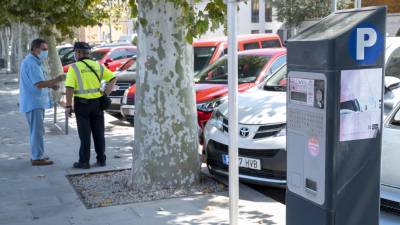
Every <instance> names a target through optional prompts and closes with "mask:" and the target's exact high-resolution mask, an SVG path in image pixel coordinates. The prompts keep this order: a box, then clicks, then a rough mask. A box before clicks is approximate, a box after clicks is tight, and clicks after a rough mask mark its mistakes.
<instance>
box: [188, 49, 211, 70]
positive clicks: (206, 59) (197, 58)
mask: <svg viewBox="0 0 400 225" xmlns="http://www.w3.org/2000/svg"><path fill="white" fill-rule="evenodd" d="M214 51H215V47H194V48H193V52H194V71H195V72H198V71H200V70H202V69H204V67H206V66H207V65H208V64H209V63H210V60H211V57H212V56H213V55H214Z"/></svg>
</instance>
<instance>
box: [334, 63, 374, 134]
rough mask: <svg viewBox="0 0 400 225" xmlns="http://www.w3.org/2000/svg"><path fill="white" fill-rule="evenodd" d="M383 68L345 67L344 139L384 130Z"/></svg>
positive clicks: (341, 132)
mask: <svg viewBox="0 0 400 225" xmlns="http://www.w3.org/2000/svg"><path fill="white" fill-rule="evenodd" d="M381 107H382V68H376V69H362V70H343V71H342V72H341V91H340V141H351V140H361V139H368V138H375V137H376V135H377V133H378V132H379V130H381Z"/></svg>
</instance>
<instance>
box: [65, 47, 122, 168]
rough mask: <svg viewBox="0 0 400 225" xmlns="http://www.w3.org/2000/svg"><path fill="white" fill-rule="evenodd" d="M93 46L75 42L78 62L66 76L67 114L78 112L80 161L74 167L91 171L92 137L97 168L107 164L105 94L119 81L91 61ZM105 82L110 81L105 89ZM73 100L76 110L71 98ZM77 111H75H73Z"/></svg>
mask: <svg viewBox="0 0 400 225" xmlns="http://www.w3.org/2000/svg"><path fill="white" fill-rule="evenodd" d="M89 53H90V46H89V44H87V43H85V42H76V43H75V45H74V54H75V59H76V63H74V64H72V65H71V66H70V67H69V69H68V73H67V77H66V81H65V86H66V95H67V97H66V98H67V99H66V113H67V114H68V115H69V116H70V115H71V114H72V111H74V112H75V116H76V123H77V125H78V134H79V139H80V141H81V146H80V149H79V161H78V162H76V163H74V165H73V167H74V168H80V169H89V168H90V164H89V161H90V135H91V134H92V135H93V140H94V146H95V150H96V154H97V163H96V164H97V166H105V165H106V155H105V138H104V112H103V107H102V104H101V103H102V101H101V99H103V97H102V96H103V95H109V94H110V92H111V91H112V89H113V87H114V85H115V83H116V81H117V80H116V79H115V76H114V75H113V73H112V72H111V71H110V70H108V69H107V68H106V67H105V66H103V65H101V64H100V63H98V62H97V61H93V60H91V59H90V58H89ZM102 80H104V81H106V82H107V85H106V88H105V90H102V88H101V87H102V84H101V83H102V82H101V81H102ZM73 97H74V107H72V98H73ZM72 108H74V110H72Z"/></svg>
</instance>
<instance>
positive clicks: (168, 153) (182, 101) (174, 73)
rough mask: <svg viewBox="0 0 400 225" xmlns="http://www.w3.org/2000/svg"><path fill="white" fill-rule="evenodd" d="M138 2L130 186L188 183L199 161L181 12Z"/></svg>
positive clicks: (190, 69)
mask: <svg viewBox="0 0 400 225" xmlns="http://www.w3.org/2000/svg"><path fill="white" fill-rule="evenodd" d="M138 7H139V12H140V13H139V18H141V20H142V23H141V24H140V25H139V28H138V29H139V31H138V33H139V43H138V44H139V45H138V49H139V54H138V75H139V76H138V79H137V80H136V85H137V87H136V88H137V89H136V96H135V105H136V116H135V146H134V151H133V166H132V180H131V184H132V188H133V189H136V190H139V191H148V190H157V189H160V188H174V187H185V186H190V185H192V184H194V183H196V182H198V180H199V175H200V160H199V154H198V126H197V113H196V112H197V111H196V106H195V93H194V82H193V54H192V47H191V46H190V45H189V44H188V43H186V41H185V34H186V32H185V30H184V27H183V26H182V25H180V24H179V23H178V18H179V16H181V15H182V11H181V9H177V8H175V7H174V5H173V4H172V3H166V1H165V0H161V1H159V2H158V3H157V4H155V3H153V1H148V0H139V1H138ZM143 19H144V20H146V21H147V23H146V22H144V20H143Z"/></svg>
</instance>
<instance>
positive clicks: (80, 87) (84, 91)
mask: <svg viewBox="0 0 400 225" xmlns="http://www.w3.org/2000/svg"><path fill="white" fill-rule="evenodd" d="M71 67H72V69H73V70H74V71H75V74H76V77H77V79H78V86H79V89H78V90H74V94H92V93H97V92H100V88H93V89H87V90H84V89H83V83H82V77H81V72H80V71H79V69H78V67H77V66H76V64H75V63H74V64H72V65H71ZM102 70H104V69H102V67H100V71H102ZM101 76H103V73H102V72H101Z"/></svg>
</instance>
